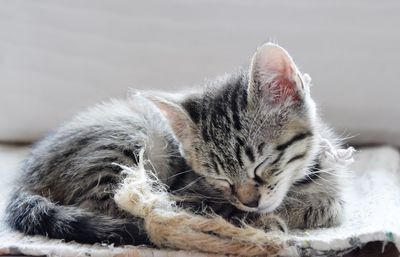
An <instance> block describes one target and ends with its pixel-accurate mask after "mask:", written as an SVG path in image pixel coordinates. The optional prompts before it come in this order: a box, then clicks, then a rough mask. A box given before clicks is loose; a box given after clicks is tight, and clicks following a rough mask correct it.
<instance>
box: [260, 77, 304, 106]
mask: <svg viewBox="0 0 400 257" xmlns="http://www.w3.org/2000/svg"><path fill="white" fill-rule="evenodd" d="M268 90H269V92H270V93H271V96H272V97H271V98H272V100H273V101H274V102H275V103H282V102H284V101H286V100H288V99H290V100H292V101H294V102H297V101H300V96H299V92H298V89H297V87H296V82H295V81H291V80H290V79H288V78H287V77H285V76H277V77H276V78H275V79H274V81H273V82H272V84H270V85H269V89H268Z"/></svg>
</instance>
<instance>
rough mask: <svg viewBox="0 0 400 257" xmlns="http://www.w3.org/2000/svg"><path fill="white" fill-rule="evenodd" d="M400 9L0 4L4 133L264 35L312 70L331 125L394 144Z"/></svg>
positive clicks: (197, 65)
mask: <svg viewBox="0 0 400 257" xmlns="http://www.w3.org/2000/svg"><path fill="white" fill-rule="evenodd" d="M399 13H400V2H399V1H396V0H386V1H375V0H353V1H347V0H339V1H319V0H301V1H290V0H283V1H282V0H268V1H242V0H219V1H211V0H207V1H186V0H171V1H163V0H146V1H126V0H113V1H107V0H84V1H68V0H59V1H53V0H35V1H29V0H25V1H24V0H22V1H21V0H4V1H1V2H0V90H1V94H0V141H1V140H17V141H23V140H32V139H37V138H38V137H41V136H42V135H43V133H44V132H46V131H49V130H51V129H53V128H54V127H56V126H57V125H58V124H60V123H61V122H62V121H64V120H65V119H67V118H69V117H71V116H72V115H73V114H74V113H76V112H78V111H80V110H82V109H83V108H85V107H87V106H90V105H92V104H94V103H97V102H99V101H100V100H106V99H108V98H109V97H123V96H124V95H125V94H126V91H127V88H128V87H133V88H140V89H163V90H171V89H176V88H183V87H188V86H189V85H193V84H196V83H201V82H202V81H203V79H204V78H205V77H208V78H212V77H214V76H216V75H220V74H223V73H224V72H231V71H234V70H235V69H237V67H238V66H239V65H247V64H248V62H249V58H250V56H251V55H252V53H253V52H254V50H255V48H256V47H257V46H258V45H260V44H262V43H263V42H264V41H267V40H269V39H272V40H276V41H277V42H278V43H280V44H282V45H283V46H284V47H285V48H287V49H288V51H289V52H290V53H291V54H292V55H293V57H294V59H295V61H296V62H297V63H298V64H299V66H300V68H301V69H302V70H304V71H305V72H308V73H309V74H310V75H311V76H312V77H313V83H314V85H315V86H314V87H313V88H312V91H313V95H314V96H315V99H316V100H317V101H318V102H319V103H320V105H321V110H322V111H323V113H324V116H325V118H326V120H327V121H329V122H330V123H332V124H333V125H334V126H335V127H336V128H340V129H344V130H345V131H344V134H345V135H346V136H347V135H352V136H357V137H356V138H355V139H356V140H358V141H362V142H371V141H376V142H386V143H389V144H398V145H400V131H399V127H400V119H397V118H396V117H399V116H400V105H399V101H398V96H399V95H400V87H399V86H398V67H399V60H400V51H398V47H399V45H400V33H399V32H398V29H397V27H396V24H397V25H398V24H400V15H399Z"/></svg>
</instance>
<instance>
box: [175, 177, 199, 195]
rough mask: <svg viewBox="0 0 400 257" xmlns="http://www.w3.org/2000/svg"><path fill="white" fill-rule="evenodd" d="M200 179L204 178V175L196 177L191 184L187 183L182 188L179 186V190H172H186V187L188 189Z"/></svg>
mask: <svg viewBox="0 0 400 257" xmlns="http://www.w3.org/2000/svg"><path fill="white" fill-rule="evenodd" d="M200 179H202V177H198V178H196V179H194V180H193V181H192V182H190V183H189V184H187V185H186V186H184V187H182V188H179V189H177V190H174V191H172V192H173V193H176V192H180V191H182V190H185V189H187V188H189V187H191V186H193V185H194V184H195V183H197V182H198V181H199V180H200Z"/></svg>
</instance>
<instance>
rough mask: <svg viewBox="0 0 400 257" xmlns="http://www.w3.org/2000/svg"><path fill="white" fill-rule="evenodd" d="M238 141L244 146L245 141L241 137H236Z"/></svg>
mask: <svg viewBox="0 0 400 257" xmlns="http://www.w3.org/2000/svg"><path fill="white" fill-rule="evenodd" d="M236 141H237V142H238V143H239V145H241V146H244V141H243V139H241V138H240V137H236Z"/></svg>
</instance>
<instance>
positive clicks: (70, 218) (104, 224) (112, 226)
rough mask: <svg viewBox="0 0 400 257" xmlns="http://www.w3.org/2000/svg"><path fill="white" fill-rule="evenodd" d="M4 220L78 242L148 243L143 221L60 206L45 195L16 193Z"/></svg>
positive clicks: (22, 229)
mask: <svg viewBox="0 0 400 257" xmlns="http://www.w3.org/2000/svg"><path fill="white" fill-rule="evenodd" d="M6 219H7V223H8V224H9V225H10V226H11V227H12V228H13V229H16V230H18V231H20V232H23V233H25V234H28V235H43V236H48V237H50V238H56V239H64V240H65V241H76V242H79V243H90V244H93V243H101V242H104V243H114V244H134V245H139V244H149V243H150V242H149V239H148V237H147V236H146V233H145V231H144V229H143V222H142V220H140V219H137V220H136V221H135V220H134V219H132V220H130V219H129V220H126V219H118V218H113V217H110V216H106V215H102V214H97V213H93V212H89V211H86V210H83V209H80V208H78V207H74V206H62V205H57V204H55V203H52V202H50V201H49V200H48V199H46V198H45V197H42V196H39V195H32V194H29V193H27V192H22V191H19V192H17V193H16V194H15V195H14V196H13V198H12V200H11V202H10V203H9V205H8V206H7V210H6Z"/></svg>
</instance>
